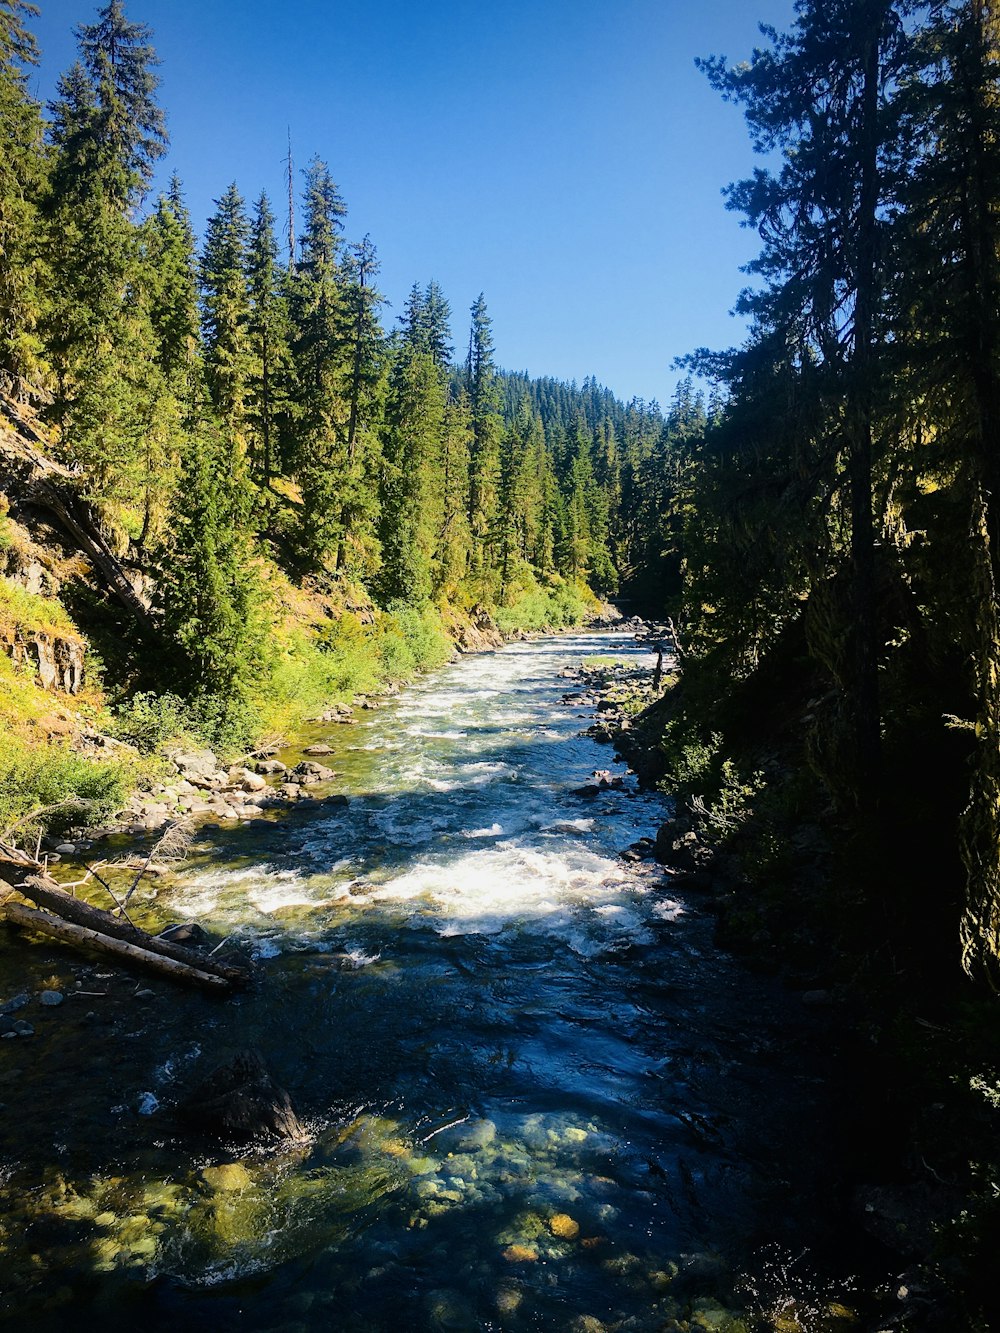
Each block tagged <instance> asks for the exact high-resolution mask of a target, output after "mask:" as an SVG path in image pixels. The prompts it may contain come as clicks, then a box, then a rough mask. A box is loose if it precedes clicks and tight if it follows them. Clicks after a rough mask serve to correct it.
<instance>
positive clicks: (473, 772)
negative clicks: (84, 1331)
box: [0, 633, 843, 1333]
mask: <svg viewBox="0 0 1000 1333" xmlns="http://www.w3.org/2000/svg"><path fill="white" fill-rule="evenodd" d="M594 654H600V655H609V654H611V655H614V656H616V657H623V658H628V659H638V660H648V663H649V665H650V667H651V666H652V664H653V663H652V660H651V659H648V657H644V655H643V651H642V649H640V648H639V647H638V646H637V645H636V644H635V643H634V642H633V641H632V640H631V639H629V638H626V637H624V636H619V635H612V634H608V633H600V634H580V635H575V636H564V637H559V638H553V639H547V640H542V641H537V642H533V643H528V644H516V645H511V646H509V647H507V648H505V649H503V650H502V651H500V652H498V653H494V654H490V655H484V656H480V657H475V658H471V659H466V660H463V661H460V662H458V663H456V664H455V665H454V666H452V667H449V668H447V669H445V670H443V671H441V672H439V673H436V674H435V675H434V676H433V677H430V678H427V679H426V680H424V681H423V682H421V683H419V684H418V685H416V686H414V687H413V688H411V689H410V690H408V691H407V693H406V694H405V695H404V696H402V697H401V698H400V699H397V700H394V701H391V702H389V703H387V704H386V705H385V706H383V707H382V708H381V709H379V710H377V711H374V712H371V713H368V714H361V715H360V717H361V719H362V720H361V721H360V722H359V723H358V724H357V725H356V726H353V727H330V728H317V732H316V735H317V737H320V736H322V737H323V738H324V739H329V741H330V743H331V744H332V745H334V747H335V750H336V753H335V755H334V757H333V758H332V759H330V760H329V761H327V762H329V763H331V765H332V766H333V767H334V768H335V769H336V770H337V772H338V774H340V777H339V778H338V780H337V782H336V783H335V784H333V790H335V791H337V792H341V793H343V794H344V795H346V796H347V797H348V798H349V804H348V805H347V806H346V807H342V806H337V805H334V804H326V803H324V802H321V801H318V802H307V803H303V806H302V808H299V809H297V810H295V811H294V812H292V813H290V814H288V815H286V816H283V817H282V818H280V819H277V818H276V819H275V820H273V821H268V822H266V823H263V824H260V825H256V826H253V827H250V828H246V827H244V828H242V829H239V830H238V831H233V832H229V833H224V832H221V831H215V832H211V831H206V832H205V833H203V835H202V836H201V838H200V841H199V845H198V852H197V854H196V855H195V856H193V857H192V859H191V862H190V863H189V865H188V866H187V867H186V868H185V869H184V870H183V872H182V873H180V874H178V875H176V876H174V877H172V879H171V880H170V881H169V882H167V883H162V882H161V883H160V884H159V885H158V886H157V887H156V889H155V893H156V895H157V898H156V901H152V900H150V901H148V902H147V903H146V905H145V911H146V913H147V921H148V923H149V924H161V923H165V922H166V921H167V920H178V919H189V918H196V919H198V920H199V921H201V922H202V923H203V924H204V925H205V926H207V927H208V928H210V929H212V930H214V931H217V932H220V933H223V934H227V935H231V936H234V937H236V938H237V939H239V940H241V941H242V942H243V943H244V945H245V946H246V947H247V948H249V949H251V950H252V951H253V952H255V953H256V954H257V955H258V956H259V957H261V958H262V959H265V960H267V961H266V964H265V966H266V974H267V979H266V982H265V984H264V985H263V987H262V988H261V989H260V990H259V992H256V993H254V994H251V995H246V996H241V997H239V998H238V999H235V1000H231V1001H227V1002H224V1003H221V1004H219V1003H212V1002H210V1001H206V1000H204V999H203V998H200V997H198V996H189V995H187V994H183V993H180V994H179V993H177V992H176V991H174V990H172V989H168V988H167V987H166V986H165V985H161V984H159V983H152V984H151V985H149V989H152V990H153V991H154V995H153V997H152V998H147V999H145V1000H140V999H137V998H135V992H136V991H137V990H139V989H144V988H146V987H147V984H148V983H146V982H145V981H143V982H141V983H137V982H136V981H135V980H134V979H128V978H122V977H121V976H116V975H107V974H106V973H105V972H104V969H101V968H99V967H93V968H87V967H86V966H85V965H83V964H82V963H80V962H79V961H77V960H75V959H72V958H70V957H69V956H68V955H62V954H59V953H58V952H55V951H48V950H46V949H44V948H42V947H38V948H36V949H33V950H25V949H24V947H23V945H22V946H18V945H10V944H6V943H4V944H3V945H0V948H2V950H3V952H2V953H0V977H2V988H0V994H3V995H6V994H8V993H13V992H14V990H16V989H20V988H22V987H26V988H28V989H31V988H33V987H34V988H37V986H38V984H39V983H40V981H42V980H43V979H46V978H51V977H52V976H55V977H57V978H58V979H59V982H60V984H61V985H63V986H64V987H65V988H66V989H67V990H70V989H72V988H73V985H74V981H75V980H80V981H81V982H82V989H84V990H87V991H93V992H98V994H96V995H95V996H94V997H93V998H87V997H79V996H73V997H72V998H71V1000H69V1001H67V1003H66V1004H65V1005H64V1006H62V1007H61V1008H59V1009H58V1010H52V1011H46V1010H42V1009H40V1008H39V1007H38V1006H37V1004H36V1003H33V1004H32V1006H31V1021H32V1022H33V1023H34V1025H35V1028H36V1036H35V1037H34V1038H32V1039H31V1041H30V1042H28V1041H20V1040H19V1041H6V1042H0V1101H2V1102H4V1103H5V1109H4V1112H3V1124H4V1131H5V1144H4V1147H5V1154H4V1161H5V1163H6V1165H5V1167H4V1172H3V1177H2V1179H0V1191H2V1193H3V1196H4V1204H5V1220H4V1221H3V1223H2V1224H0V1243H2V1246H3V1251H4V1253H3V1256H2V1258H3V1261H4V1269H3V1273H4V1275H3V1276H2V1277H0V1302H2V1304H0V1313H5V1314H6V1315H7V1316H8V1319H9V1320H10V1321H13V1322H14V1323H15V1324H17V1323H21V1324H24V1325H25V1326H26V1324H27V1321H28V1320H30V1322H31V1324H32V1327H34V1328H46V1327H52V1328H62V1327H66V1326H68V1325H67V1323H66V1321H67V1320H68V1319H69V1318H70V1313H71V1312H72V1317H73V1319H74V1320H75V1321H76V1322H77V1324H78V1325H79V1324H80V1323H82V1324H83V1326H84V1327H87V1326H97V1322H98V1321H99V1322H100V1324H101V1326H102V1327H103V1328H106V1329H110V1330H117V1329H125V1328H134V1327H137V1326H140V1325H141V1326H144V1327H146V1328H150V1329H152V1328H161V1327H162V1328H166V1327H168V1326H170V1325H172V1324H173V1323H175V1322H176V1321H177V1320H178V1319H183V1320H185V1321H189V1322H193V1323H194V1324H195V1325H196V1326H200V1325H201V1324H203V1323H205V1324H207V1323H209V1322H211V1323H212V1325H214V1327H215V1328H217V1329H229V1328H233V1329H236V1328H240V1329H245V1328H251V1329H261V1330H265V1329H275V1330H277V1329H284V1330H289V1333H290V1331H291V1330H300V1331H301V1330H312V1329H328V1328H329V1329H349V1330H354V1329H358V1330H396V1329H414V1330H424V1329H427V1330H433V1329H466V1328H467V1329H508V1328H509V1329H512V1330H518V1329H553V1330H556V1329H558V1330H562V1329H566V1330H570V1329H576V1330H580V1329H583V1330H587V1333H590V1330H594V1331H596V1330H597V1329H598V1328H599V1327H600V1326H602V1325H603V1326H608V1327H623V1328H626V1327H627V1328H629V1329H641V1330H644V1329H650V1330H652V1329H665V1328H666V1329H669V1328H672V1327H677V1328H683V1327H684V1322H683V1321H685V1320H690V1319H691V1318H692V1316H693V1317H694V1318H695V1320H696V1322H695V1323H694V1324H693V1325H692V1326H693V1327H695V1328H699V1327H713V1328H724V1327H725V1323H724V1319H725V1311H726V1310H729V1311H731V1312H733V1314H735V1313H737V1312H738V1311H739V1310H740V1308H741V1297H740V1295H739V1294H738V1292H736V1291H735V1290H734V1284H735V1283H736V1282H737V1279H738V1278H739V1276H740V1274H741V1273H746V1274H749V1275H750V1278H749V1280H750V1282H751V1285H753V1284H754V1283H756V1284H757V1286H758V1287H760V1286H761V1285H762V1284H763V1283H765V1281H766V1280H770V1279H767V1278H766V1274H767V1272H768V1271H770V1272H771V1274H772V1276H773V1271H774V1268H775V1263H776V1262H778V1261H774V1260H771V1259H768V1258H767V1257H766V1253H765V1251H766V1247H769V1246H775V1245H776V1246H778V1247H779V1249H778V1250H775V1251H774V1252H773V1253H774V1254H779V1255H785V1256H786V1257H787V1255H788V1254H790V1253H791V1251H790V1250H789V1249H788V1248H787V1247H789V1246H792V1245H795V1246H797V1247H798V1248H797V1249H796V1253H798V1251H799V1250H801V1248H802V1245H801V1243H800V1242H802V1241H803V1238H804V1237H805V1239H806V1242H807V1243H808V1242H809V1241H810V1240H812V1241H813V1243H815V1244H817V1245H822V1243H823V1238H824V1224H823V1220H822V1218H821V1217H819V1216H818V1215H817V1207H819V1208H820V1209H822V1208H823V1207H825V1208H826V1211H827V1212H828V1213H829V1212H830V1206H829V1202H828V1200H829V1189H830V1185H831V1182H830V1179H829V1174H828V1173H829V1170H830V1163H831V1161H832V1160H833V1157H835V1154H834V1153H832V1150H831V1134H832V1132H833V1131H832V1127H831V1124H830V1122H829V1120H828V1118H827V1113H826V1111H825V1106H826V1103H825V1100H824V1091H823V1084H822V1083H821V1082H820V1081H819V1077H818V1076H819V1074H820V1073H821V1072H822V1070H823V1064H824V1061H823V1058H822V1054H821V1051H820V1050H819V1049H818V1047H817V1030H816V1029H814V1028H813V1027H812V1026H811V1020H810V1018H809V1016H808V1015H804V1014H803V1013H802V1012H801V1005H800V1004H799V1002H798V1001H797V1000H796V999H795V998H794V997H792V998H786V997H785V995H784V994H783V993H782V992H781V991H780V989H777V988H775V987H774V986H772V985H771V983H769V982H767V981H764V980H760V979H755V978H752V977H750V976H749V975H747V974H746V973H745V972H744V971H743V970H742V969H741V968H740V967H739V966H738V965H737V964H736V963H734V962H733V961H732V960H731V959H729V958H727V957H725V956H720V955H719V954H717V953H716V952H715V950H714V949H713V947H712V931H711V923H710V921H709V919H708V918H707V917H706V916H704V915H703V914H702V912H701V911H700V910H699V908H698V905H697V903H692V902H686V901H683V900H681V899H679V898H677V897H676V896H675V895H673V894H671V893H670V892H669V891H668V890H667V889H666V888H665V887H664V884H663V883H662V880H661V876H660V873H659V871H658V868H657V867H656V866H655V865H654V864H651V863H644V864H638V865H637V864H632V863H628V862H625V861H623V860H621V858H620V856H619V853H620V851H621V850H622V849H624V848H625V847H626V846H627V845H628V844H630V843H632V842H634V841H635V840H636V839H637V838H638V837H640V836H642V835H651V834H653V833H654V832H655V829H656V826H657V824H658V822H659V821H660V820H661V819H662V818H663V814H664V803H663V798H661V797H660V796H658V795H656V794H655V793H654V794H650V793H645V794H644V793H639V792H638V791H637V790H636V789H635V786H634V782H633V780H632V779H629V780H628V782H627V783H626V786H625V788H624V789H623V790H615V791H607V792H603V793H602V794H600V795H599V796H597V797H596V798H593V799H586V798H583V797H580V796H579V795H575V794H574V789H575V788H578V787H580V786H581V784H583V783H585V782H586V781H587V779H588V778H589V777H590V775H591V774H592V773H593V771H594V770H595V769H598V768H601V769H604V768H608V767H611V768H612V769H613V771H615V772H619V773H623V772H624V771H625V770H624V766H623V765H622V764H621V763H615V762H614V761H613V757H612V755H611V752H610V750H609V749H608V748H607V747H606V746H600V745H598V744H597V743H596V742H595V741H593V740H592V739H591V738H589V737H587V736H585V735H583V734H582V729H583V728H584V727H586V726H587V724H588V722H589V720H590V718H589V714H588V712H587V710H586V709H585V708H583V707H581V706H580V705H579V704H574V703H572V702H571V703H570V704H568V705H567V704H566V703H564V702H563V701H562V698H561V696H562V695H563V694H564V693H566V692H567V691H568V692H571V693H572V692H573V691H575V690H576V689H577V686H576V685H575V683H574V682H573V681H572V680H567V679H566V678H564V677H562V676H561V675H560V672H561V671H563V670H564V669H565V668H567V667H574V666H578V665H579V664H580V662H581V661H582V660H584V659H585V658H587V657H588V656H590V655H594ZM149 892H150V894H152V893H153V892H154V890H150V891H149ZM100 992H104V994H100ZM88 1005H89V1006H92V1007H91V1008H87V1006H88ZM24 1012H25V1013H27V1012H28V1010H25V1011H24ZM246 1046H253V1047H256V1048H258V1049H259V1050H260V1051H261V1053H262V1054H263V1056H264V1058H265V1060H266V1061H267V1063H268V1065H269V1067H270V1068H271V1070H272V1072H273V1073H274V1075H275V1077H276V1079H277V1080H278V1082H279V1083H281V1084H282V1085H283V1086H285V1087H286V1088H287V1089H288V1090H289V1092H290V1093H291V1095H292V1098H293V1100H294V1102H295V1104H296V1107H297V1109H298V1110H299V1112H300V1114H301V1115H302V1116H303V1118H304V1119H306V1120H307V1121H308V1122H309V1124H310V1126H311V1128H312V1129H313V1131H314V1134H315V1138H314V1141H313V1142H312V1144H311V1145H309V1146H308V1147H307V1148H304V1149H301V1150H295V1151H284V1152H281V1153H278V1154H272V1155H260V1156H249V1157H248V1156H245V1155H244V1156H240V1153H239V1151H238V1150H235V1149H234V1150H232V1151H229V1152H220V1153H216V1154H214V1155H213V1156H211V1157H209V1156H206V1154H205V1151H204V1148H203V1147H193V1146H192V1145H191V1143H190V1142H189V1141H187V1140H185V1139H184V1138H183V1137H182V1136H181V1135H180V1134H179V1132H178V1129H177V1125H176V1124H175V1122H174V1120H173V1118H172V1114H171V1110H172V1105H173V1103H174V1102H175V1101H176V1099H177V1097H178V1096H179V1095H180V1094H181V1093H182V1092H183V1090H184V1089H185V1088H186V1087H189V1086H190V1085H191V1084H192V1082H193V1081H195V1080H196V1079H197V1078H198V1077H201V1076H202V1075H204V1074H205V1073H207V1072H208V1071H209V1070H210V1069H211V1068H212V1067H213V1066H214V1065H215V1064H216V1063H219V1062H221V1061H222V1060H223V1059H225V1058H226V1057H227V1056H228V1055H229V1054H231V1053H232V1052H233V1051H235V1050H237V1049H239V1048H241V1047H246ZM819 1201H822V1202H819ZM785 1263H786V1259H781V1260H780V1262H778V1267H779V1268H780V1266H781V1264H785ZM769 1265H770V1269H769V1268H768V1266H769ZM782 1283H783V1287H784V1295H785V1296H787V1294H788V1292H789V1290H790V1288H791V1287H793V1286H794V1280H793V1279H792V1278H789V1277H787V1276H786V1277H783V1278H782ZM779 1285H782V1284H779ZM800 1294H801V1293H800ZM841 1298H842V1299H843V1297H841ZM768 1299H770V1298H768ZM782 1299H784V1296H783V1297H782ZM811 1299H812V1301H813V1304H814V1305H815V1306H816V1308H817V1309H821V1308H822V1307H823V1304H824V1301H825V1300H826V1297H822V1298H820V1297H815V1296H814V1297H812V1298H811ZM750 1304H751V1305H754V1304H756V1305H757V1306H762V1305H766V1301H764V1299H763V1298H761V1299H759V1300H755V1301H751V1302H750ZM801 1308H804V1306H803V1307H801ZM588 1318H589V1319H591V1320H593V1321H599V1323H591V1324H590V1325H587V1324H586V1322H583V1323H581V1322H580V1321H581V1320H584V1321H585V1320H586V1319H588ZM699 1319H701V1320H702V1322H700V1323H699V1322H697V1321H698V1320H699ZM88 1320H90V1321H91V1323H90V1324H88V1323H87V1321H88ZM622 1321H626V1322H624V1323H623V1322H622ZM678 1321H680V1322H678ZM713 1321H714V1322H713ZM835 1326H837V1325H835ZM839 1326H841V1327H842V1326H843V1325H839ZM812 1327H815V1328H817V1329H819V1328H821V1327H826V1323H825V1322H824V1320H823V1319H821V1318H820V1316H819V1315H817V1316H816V1317H815V1319H814V1321H813V1324H812Z"/></svg>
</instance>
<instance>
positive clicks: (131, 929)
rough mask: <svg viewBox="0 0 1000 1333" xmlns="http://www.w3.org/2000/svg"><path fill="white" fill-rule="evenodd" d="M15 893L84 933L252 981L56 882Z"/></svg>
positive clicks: (34, 882) (35, 881) (234, 981)
mask: <svg viewBox="0 0 1000 1333" xmlns="http://www.w3.org/2000/svg"><path fill="white" fill-rule="evenodd" d="M16 889H17V892H18V893H20V894H22V895H23V896H24V897H25V898H30V899H31V901H32V902H34V903H37V904H38V906H39V907H42V908H45V909H46V910H47V911H49V912H53V913H55V914H56V915H57V916H60V917H62V918H63V919H64V920H66V921H71V922H73V923H74V924H75V925H78V926H82V927H84V928H85V929H88V930H93V931H97V932H99V933H100V934H102V935H109V936H111V937H112V938H114V939H119V940H124V941H125V942H126V943H128V944H131V945H135V946H137V947H139V948H141V949H142V950H144V951H145V952H147V953H155V954H160V955H162V956H163V957H164V958H171V959H173V960H174V962H177V963H182V964H183V965H184V966H185V967H192V968H195V969H196V970H199V971H203V972H210V973H212V974H213V975H215V976H218V977H221V978H222V979H223V980H224V981H226V982H228V983H229V984H230V985H233V986H240V985H243V986H245V985H247V984H248V982H249V981H250V974H249V972H248V971H247V969H246V968H245V967H233V966H231V965H230V964H228V963H222V962H218V961H217V960H216V959H214V958H209V957H206V956H205V955H204V954H203V953H201V952H200V951H199V950H197V949H187V948H185V947H184V945H182V944H173V943H172V942H171V941H170V940H161V939H158V938H157V937H156V936H155V935H148V934H147V933H146V932H145V931H144V930H139V929H138V927H136V926H133V925H130V924H129V923H128V922H127V921H125V920H122V919H121V918H120V917H116V916H113V915H112V914H111V913H110V912H105V911H102V910H101V908H99V907H92V906H91V905H90V903H86V902H84V901H83V899H82V898H74V897H73V896H72V894H69V893H67V892H66V890H65V889H62V888H60V887H59V885H58V884H56V882H55V881H54V880H48V879H45V878H44V877H42V876H40V875H31V876H29V877H28V878H27V879H24V880H22V881H21V882H20V883H19V884H17V885H16Z"/></svg>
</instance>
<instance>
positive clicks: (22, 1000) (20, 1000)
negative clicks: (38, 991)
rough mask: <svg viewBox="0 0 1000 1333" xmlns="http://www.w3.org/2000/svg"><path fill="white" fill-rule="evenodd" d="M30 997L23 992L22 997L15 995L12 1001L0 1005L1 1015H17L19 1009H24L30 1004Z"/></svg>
mask: <svg viewBox="0 0 1000 1333" xmlns="http://www.w3.org/2000/svg"><path fill="white" fill-rule="evenodd" d="M28 998H29V997H28V995H27V994H26V993H25V992H24V991H22V992H21V994H20V995H15V996H14V998H13V999H12V1000H5V1001H4V1003H3V1004H0V1014H16V1013H17V1011H18V1009H23V1008H24V1006H25V1005H26V1004H27V1003H28Z"/></svg>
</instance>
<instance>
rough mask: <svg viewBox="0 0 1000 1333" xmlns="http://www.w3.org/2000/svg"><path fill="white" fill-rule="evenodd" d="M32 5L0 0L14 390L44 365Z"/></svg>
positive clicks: (6, 348)
mask: <svg viewBox="0 0 1000 1333" xmlns="http://www.w3.org/2000/svg"><path fill="white" fill-rule="evenodd" d="M37 13H38V10H37V9H36V8H35V6H34V5H31V4H26V3H24V0H0V387H2V388H3V389H4V390H5V392H7V393H10V394H12V395H13V396H14V397H16V398H24V397H26V396H28V395H30V394H31V392H32V391H33V390H37V389H39V388H41V387H42V384H43V383H44V380H45V373H46V365H45V358H44V353H43V348H42V342H41V339H40V337H39V334H38V323H39V319H40V317H41V306H42V300H43V283H42V275H41V273H40V264H39V258H38V246H37V240H36V238H37V234H38V231H39V229H40V222H39V217H38V206H39V201H40V198H41V195H42V191H43V188H44V184H45V176H46V159H45V152H44V146H43V133H42V117H41V108H40V107H39V105H38V103H37V102H36V101H35V100H34V99H33V98H32V97H31V96H30V94H29V92H28V70H29V68H30V67H31V66H33V65H35V64H37V61H38V52H37V48H36V46H35V40H34V37H33V36H32V34H31V33H30V32H29V30H28V28H27V27H26V26H25V20H26V19H28V18H30V17H33V16H34V15H35V14H37Z"/></svg>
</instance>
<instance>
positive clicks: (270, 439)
mask: <svg viewBox="0 0 1000 1333" xmlns="http://www.w3.org/2000/svg"><path fill="white" fill-rule="evenodd" d="M247 267H248V279H249V295H250V312H249V317H248V323H247V337H248V343H249V350H250V355H251V358H252V360H251V363H250V372H249V376H248V383H247V390H248V416H249V426H250V432H251V441H252V443H251V460H252V463H253V467H254V471H255V474H256V476H257V477H258V478H259V480H260V483H261V485H262V486H263V487H265V488H267V487H269V486H270V484H271V478H272V476H273V474H274V471H275V468H276V467H277V464H278V460H279V441H280V440H281V438H282V436H283V435H284V434H287V432H288V429H289V402H290V399H291V397H292V392H293V385H292V377H293V366H292V355H291V347H290V344H289V340H290V337H291V326H290V322H289V313H288V301H287V297H286V294H285V279H286V275H285V271H284V269H283V267H282V266H281V265H279V263H278V243H277V238H276V236H275V230H274V214H273V213H272V212H271V205H270V201H269V200H268V197H267V194H266V193H265V192H264V191H261V194H260V197H259V198H258V200H257V203H256V206H255V210H254V218H253V225H252V230H251V237H250V248H249V253H248V258H247Z"/></svg>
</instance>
